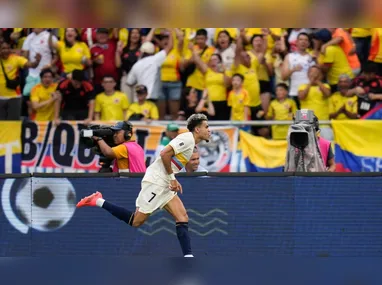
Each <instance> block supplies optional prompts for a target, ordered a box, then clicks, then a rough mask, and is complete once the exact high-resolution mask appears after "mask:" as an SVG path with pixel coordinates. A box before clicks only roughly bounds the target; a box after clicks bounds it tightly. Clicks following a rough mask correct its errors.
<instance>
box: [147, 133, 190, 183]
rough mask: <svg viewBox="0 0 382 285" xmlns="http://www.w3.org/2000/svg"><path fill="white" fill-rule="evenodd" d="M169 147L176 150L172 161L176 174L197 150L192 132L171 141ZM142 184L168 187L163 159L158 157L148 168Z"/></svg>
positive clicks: (168, 180) (168, 181)
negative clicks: (195, 149)
mask: <svg viewBox="0 0 382 285" xmlns="http://www.w3.org/2000/svg"><path fill="white" fill-rule="evenodd" d="M169 145H170V146H171V147H172V148H173V149H174V152H175V155H174V156H173V157H172V159H171V168H172V171H173V172H174V173H179V172H180V170H181V169H182V168H183V167H184V166H185V165H186V164H187V162H188V161H189V160H190V158H191V156H192V153H193V152H194V148H195V139H194V136H193V134H192V133H191V132H186V133H183V134H180V135H178V136H177V137H176V138H175V139H173V140H172V141H170V143H169ZM142 182H150V183H153V184H157V185H161V186H165V187H168V185H169V184H170V179H169V177H168V173H167V171H166V169H165V168H164V165H163V162H162V158H161V157H160V156H158V157H157V158H156V159H155V161H154V162H153V163H152V164H151V165H150V166H149V167H148V168H147V170H146V174H145V176H144V177H143V179H142Z"/></svg>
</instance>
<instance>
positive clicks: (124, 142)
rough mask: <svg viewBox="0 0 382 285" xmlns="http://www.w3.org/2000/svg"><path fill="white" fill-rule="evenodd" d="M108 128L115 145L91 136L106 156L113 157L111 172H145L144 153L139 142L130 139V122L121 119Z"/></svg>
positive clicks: (131, 129)
mask: <svg viewBox="0 0 382 285" xmlns="http://www.w3.org/2000/svg"><path fill="white" fill-rule="evenodd" d="M110 129H112V130H113V131H114V135H113V141H114V144H115V145H116V146H115V147H110V146H109V145H108V144H107V143H106V142H105V141H104V140H103V138H101V137H97V136H93V137H92V138H93V140H94V141H96V142H97V144H98V146H99V148H100V150H101V152H102V154H103V155H104V156H105V157H106V158H108V159H114V164H113V172H145V171H146V164H145V153H144V151H143V149H142V147H141V146H140V145H139V144H137V143H136V142H135V141H132V140H130V139H131V137H132V135H133V126H132V124H131V123H130V122H128V121H122V122H118V123H117V124H116V125H115V126H113V127H111V128H110Z"/></svg>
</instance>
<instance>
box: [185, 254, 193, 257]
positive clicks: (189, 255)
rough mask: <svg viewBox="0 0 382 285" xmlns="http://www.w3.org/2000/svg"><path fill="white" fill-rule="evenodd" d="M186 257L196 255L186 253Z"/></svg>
mask: <svg viewBox="0 0 382 285" xmlns="http://www.w3.org/2000/svg"><path fill="white" fill-rule="evenodd" d="M184 257H194V256H193V255H192V254H186V255H185V256H184Z"/></svg>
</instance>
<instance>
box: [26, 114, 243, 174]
mask: <svg viewBox="0 0 382 285" xmlns="http://www.w3.org/2000/svg"><path fill="white" fill-rule="evenodd" d="M93 124H105V122H102V123H101V122H93ZM84 128H86V127H85V126H84V125H83V124H82V123H80V122H75V121H66V122H62V123H61V124H60V125H58V126H55V125H54V124H53V123H51V122H32V121H29V122H24V123H23V125H22V135H21V138H22V143H23V146H24V153H23V159H22V163H21V166H22V167H21V168H22V169H21V172H23V173H29V172H47V173H52V172H54V173H57V172H58V173H64V172H98V170H99V168H100V166H99V164H98V161H99V156H98V155H96V154H95V153H94V152H92V151H91V150H90V149H88V148H86V147H85V146H84V145H83V144H81V143H80V131H81V130H82V129H84ZM211 129H212V138H211V140H210V142H209V143H205V142H203V143H200V144H199V153H200V164H201V165H202V166H203V167H205V168H206V169H207V170H208V171H210V172H229V171H230V163H231V161H232V156H233V155H234V154H235V153H236V145H237V141H238V131H237V128H235V127H215V128H214V127H213V128H211ZM165 131H166V126H150V125H143V124H142V125H139V124H134V136H133V139H134V140H136V141H137V142H138V143H139V144H140V145H141V146H142V147H143V149H144V150H145V154H146V164H147V165H149V164H151V163H152V162H153V161H154V159H155V153H156V150H157V148H158V146H159V144H160V141H161V138H162V137H163V136H164V135H165ZM181 131H185V129H181Z"/></svg>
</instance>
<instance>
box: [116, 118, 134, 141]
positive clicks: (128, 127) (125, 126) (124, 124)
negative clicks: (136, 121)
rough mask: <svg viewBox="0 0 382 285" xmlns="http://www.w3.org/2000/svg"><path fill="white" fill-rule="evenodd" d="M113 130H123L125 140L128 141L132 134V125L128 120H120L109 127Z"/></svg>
mask: <svg viewBox="0 0 382 285" xmlns="http://www.w3.org/2000/svg"><path fill="white" fill-rule="evenodd" d="M111 129H112V130H113V131H120V130H124V131H125V140H126V141H128V140H130V139H131V137H132V136H133V125H132V124H131V123H130V122H129V121H121V122H118V123H116V124H115V125H114V126H113V127H111Z"/></svg>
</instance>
